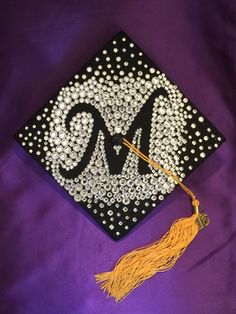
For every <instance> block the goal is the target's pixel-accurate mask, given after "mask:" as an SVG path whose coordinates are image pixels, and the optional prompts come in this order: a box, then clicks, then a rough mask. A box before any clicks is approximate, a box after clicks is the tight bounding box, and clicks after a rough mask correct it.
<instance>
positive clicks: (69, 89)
mask: <svg viewBox="0 0 236 314" xmlns="http://www.w3.org/2000/svg"><path fill="white" fill-rule="evenodd" d="M16 139H17V141H18V142H19V143H20V144H21V145H22V146H23V147H24V148H25V149H26V150H27V151H28V152H29V153H30V154H31V155H32V157H33V158H35V159H36V160H37V161H38V162H39V163H41V165H42V166H43V167H44V168H45V169H46V170H47V171H48V172H49V173H50V174H51V175H52V176H53V177H54V179H55V180H56V181H57V182H58V183H59V184H60V185H61V186H62V187H63V188H64V189H65V190H66V191H67V193H69V194H70V195H71V196H72V197H73V198H74V200H75V201H76V202H78V203H79V204H80V205H81V206H82V207H83V208H84V209H85V210H86V211H87V212H88V213H89V214H90V215H91V216H92V217H93V219H94V220H96V221H97V223H98V224H99V225H100V226H101V227H102V228H103V229H104V230H105V231H106V232H107V233H109V235H110V236H111V237H112V238H113V239H115V240H117V239H120V238H122V237H123V236H124V235H126V234H127V233H128V232H129V231H130V230H131V229H133V228H134V227H135V226H136V225H137V224H138V223H139V222H140V221H141V220H142V219H143V218H144V217H145V216H147V215H148V214H149V213H150V212H151V211H152V210H153V209H154V208H156V207H157V205H158V204H159V203H160V202H162V201H163V200H164V199H165V197H166V196H168V195H169V194H170V193H171V192H172V191H173V190H174V188H175V186H176V184H178V183H179V182H177V181H176V180H175V179H174V178H173V177H171V174H173V175H175V176H176V177H178V178H179V181H180V182H182V180H183V179H185V178H186V177H187V176H188V175H189V174H190V173H191V172H192V171H193V170H194V169H195V168H197V167H198V166H199V165H200V164H201V163H202V162H203V161H204V160H205V159H206V158H207V157H208V156H209V155H210V154H212V152H214V151H215V150H216V149H217V148H218V147H219V146H220V145H221V144H222V143H223V142H224V140H225V139H224V136H223V135H222V134H221V133H220V132H219V131H218V130H217V129H216V127H215V126H213V124H212V123H211V122H210V121H209V120H208V119H207V118H206V117H205V116H204V115H203V114H202V113H201V112H200V111H199V110H198V109H197V108H196V107H195V106H194V105H193V104H192V103H191V102H190V101H189V100H188V99H187V98H186V97H185V96H184V95H183V94H182V92H181V91H180V90H179V88H178V87H177V86H176V85H175V84H173V83H172V82H171V81H170V80H169V79H168V78H167V77H166V75H165V74H164V73H163V72H162V71H161V70H160V69H159V68H158V67H157V66H156V65H155V64H154V63H153V62H152V61H151V60H150V59H149V58H148V57H147V56H146V55H145V54H144V53H143V52H142V50H141V49H140V48H139V47H138V46H137V44H136V43H134V42H133V40H131V39H130V38H129V37H128V36H127V35H126V34H125V33H123V32H120V33H118V34H117V35H116V36H115V37H114V38H113V39H112V40H111V41H110V42H109V43H108V44H106V45H105V46H104V47H103V48H102V49H101V50H100V51H99V52H98V53H97V54H96V56H95V57H93V58H92V59H91V60H90V61H89V62H88V63H87V64H86V65H85V66H84V67H83V68H82V69H81V70H80V71H78V73H77V74H76V75H74V76H73V77H72V78H71V80H70V81H69V82H67V83H66V84H65V85H64V87H62V88H61V89H60V90H59V91H58V93H57V94H56V96H55V97H54V98H52V99H51V100H49V101H48V103H46V104H45V105H44V106H43V107H42V108H41V109H40V110H39V111H38V112H37V113H36V114H35V115H34V116H33V117H32V118H31V119H30V120H29V121H28V122H27V123H26V125H25V126H23V127H22V128H21V129H20V130H19V131H18V132H17V134H16ZM125 141H126V146H128V147H129V148H130V150H128V149H127V147H125V145H123V144H125ZM127 143H128V144H127ZM132 147H134V148H132ZM135 148H136V149H138V150H140V151H141V152H142V153H143V154H144V156H146V157H147V159H145V158H143V159H144V160H142V159H141V158H142V156H141V155H139V153H138V150H136V153H134V150H135ZM140 157H141V158H140ZM151 161H154V162H156V163H157V164H159V165H160V166H161V167H162V168H163V169H166V170H167V171H169V173H164V172H163V171H162V170H161V169H156V168H155V167H154V166H153V164H151ZM195 205H196V204H195ZM197 207H198V206H197ZM100 279H101V278H100ZM101 281H102V279H101ZM107 290H108V292H109V293H110V294H112V292H111V291H109V289H107ZM117 299H118V300H120V299H122V297H117Z"/></svg>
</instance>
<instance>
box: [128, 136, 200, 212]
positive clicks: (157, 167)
mask: <svg viewBox="0 0 236 314" xmlns="http://www.w3.org/2000/svg"><path fill="white" fill-rule="evenodd" d="M122 144H123V145H125V146H126V147H128V148H129V149H130V150H131V151H132V152H134V153H135V154H136V155H137V156H139V157H140V158H141V159H143V160H144V161H146V162H147V163H149V164H150V165H151V166H153V167H154V168H156V169H158V170H160V171H162V172H163V173H165V174H166V175H167V176H169V177H171V178H172V179H173V180H174V181H175V182H177V183H178V184H179V185H180V186H181V188H182V189H183V190H184V191H185V192H186V193H187V194H188V195H189V196H190V197H191V198H192V205H193V206H194V207H198V206H199V204H200V203H199V201H198V200H197V198H196V196H195V194H194V193H193V192H192V191H191V190H190V189H189V188H187V187H186V185H184V184H183V183H182V182H181V180H180V178H179V177H178V176H177V175H176V174H174V173H173V172H172V171H170V170H167V169H165V168H163V167H162V166H161V165H159V164H158V163H156V162H155V161H153V160H151V159H150V158H148V157H147V156H146V155H144V154H143V153H142V152H141V151H140V150H139V149H138V148H137V147H135V146H134V145H132V144H131V143H130V142H129V141H128V140H127V139H125V138H123V142H122Z"/></svg>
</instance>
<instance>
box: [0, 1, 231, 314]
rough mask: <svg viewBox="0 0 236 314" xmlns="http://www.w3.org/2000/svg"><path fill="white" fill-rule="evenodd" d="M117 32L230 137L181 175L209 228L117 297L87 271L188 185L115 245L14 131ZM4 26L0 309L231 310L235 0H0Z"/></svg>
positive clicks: (170, 213)
mask: <svg viewBox="0 0 236 314" xmlns="http://www.w3.org/2000/svg"><path fill="white" fill-rule="evenodd" d="M120 30H123V31H125V32H126V33H127V34H128V35H130V36H131V38H133V40H134V41H136V42H137V44H138V45H139V46H140V47H141V48H142V49H143V50H144V51H145V52H146V54H147V55H148V56H149V57H150V58H151V59H152V60H153V61H154V62H156V64H157V65H158V66H160V68H161V69H162V70H163V71H165V72H166V74H167V76H168V77H169V78H170V79H171V80H173V81H174V82H175V83H176V84H177V85H178V86H179V87H180V88H181V89H182V91H183V92H184V93H185V95H186V96H187V97H188V98H189V99H190V100H192V101H193V102H194V103H195V104H196V105H197V107H198V108H199V109H200V110H201V111H202V112H203V113H204V114H205V115H206V116H207V117H208V118H209V119H210V120H211V121H212V122H213V123H214V124H215V125H216V127H218V128H219V130H220V131H221V132H222V133H223V134H224V135H225V137H226V139H227V142H226V143H224V144H223V145H222V146H221V147H220V149H219V150H218V151H217V152H216V153H214V154H213V155H212V156H211V157H210V158H209V159H208V160H207V161H205V162H204V163H203V164H202V165H201V166H200V167H199V168H198V169H197V170H196V171H194V173H192V175H191V176H190V177H189V178H188V179H187V180H186V181H185V183H186V184H187V185H188V186H189V187H190V188H191V189H192V190H193V191H194V192H195V193H196V195H197V196H198V197H199V199H200V201H201V207H202V209H204V211H206V212H207V213H208V214H209V216H210V219H211V224H210V225H209V226H208V227H207V228H206V229H205V230H204V231H202V232H200V234H199V235H198V236H197V238H196V239H195V240H194V242H193V243H192V244H191V245H190V247H189V248H188V250H187V251H186V252H185V253H184V255H183V256H182V258H181V259H180V260H179V261H178V262H177V264H176V265H175V267H174V268H173V269H172V270H170V271H169V272H166V273H161V274H157V275H156V276H154V277H152V278H151V279H149V280H148V281H146V282H145V283H144V284H143V285H142V286H140V287H139V288H138V289H136V290H135V291H134V292H133V293H132V294H130V295H129V296H128V297H127V298H126V299H125V300H124V301H123V302H122V303H120V304H115V302H114V301H113V299H107V298H106V295H105V294H103V293H102V291H101V290H100V289H99V286H98V285H96V283H95V280H94V274H96V273H99V272H103V271H109V270H111V269H112V268H113V266H114V264H115V262H116V261H117V259H118V258H119V257H120V256H121V255H122V254H124V253H125V252H127V251H130V250H131V249H134V248H137V247H139V246H143V245H146V244H149V243H150V242H152V241H155V240H157V239H158V238H160V237H161V236H162V234H163V233H164V232H166V231H167V230H168V229H169V227H170V224H171V223H172V221H173V220H174V219H176V218H178V217H183V216H187V215H189V214H190V205H189V200H188V198H187V197H186V195H185V193H183V192H182V191H181V190H180V189H179V188H178V189H177V190H175V192H174V193H172V195H171V196H170V197H168V198H167V199H166V200H165V201H164V202H163V203H162V204H161V206H159V207H158V208H157V209H156V210H155V211H154V212H153V213H152V214H151V215H150V216H149V217H148V218H146V219H145V220H144V221H143V222H142V223H141V224H140V225H139V226H138V227H137V228H136V229H134V230H133V231H132V232H131V233H130V234H129V235H128V236H127V237H125V238H124V239H122V240H121V241H119V242H114V241H113V240H111V239H110V238H109V237H108V236H107V235H106V234H105V233H104V232H103V231H102V230H101V229H100V228H99V227H98V226H97V225H96V223H95V222H93V221H92V220H91V219H90V218H89V217H88V215H87V214H86V212H85V211H84V210H83V209H81V208H80V207H79V206H78V205H77V204H75V203H74V201H73V200H72V199H71V198H70V197H69V196H67V194H66V192H64V191H63V190H62V188H60V187H59V186H58V184H57V183H56V182H55V181H54V180H53V179H52V178H51V177H50V176H49V175H48V174H47V173H46V172H45V170H43V169H42V168H41V167H40V166H39V165H38V164H37V163H36V162H35V161H34V160H32V158H31V157H30V156H29V155H28V154H27V153H26V152H25V151H24V150H23V149H22V148H21V147H20V146H19V145H18V144H16V143H15V141H14V139H13V135H14V133H15V132H16V131H17V130H18V128H19V127H21V126H22V125H23V124H24V123H25V122H26V121H27V120H28V119H29V118H30V117H31V116H32V115H33V114H34V113H35V112H36V111H37V110H38V109H39V108H40V107H41V106H42V105H43V104H44V103H46V101H47V100H48V99H49V98H50V97H51V96H52V95H54V94H55V92H56V91H57V90H58V89H59V88H60V87H61V86H62V85H63V84H64V82H65V81H67V80H68V79H69V78H70V77H71V76H72V74H74V73H75V72H76V71H77V70H79V69H80V67H82V66H83V65H84V63H85V62H87V61H89V59H90V58H91V57H92V56H93V55H94V54H95V53H96V52H97V50H98V49H99V48H101V47H102V46H103V44H104V43H105V42H107V41H108V40H109V39H110V38H112V36H113V35H114V34H115V33H116V32H118V31H120ZM0 34H1V45H0V82H1V83H0V119H1V120H0V128H1V132H0V143H1V147H0V314H110V313H112V314H120V313H122V314H123V313H124V314H189V313H191V314H222V313H224V314H234V313H236V253H235V251H236V250H235V245H236V214H235V213H236V206H235V205H236V196H235V195H236V179H235V177H236V164H235V163H236V160H235V147H236V76H235V75H236V71H235V70H236V3H235V1H233V0H229V1H225V0H221V1H218V0H214V1H213V0H209V1H203V0H198V1H190V0H179V1H175V0H166V1H164V0H162V1H157V0H143V1H141V0H137V1H131V0H122V1H121V0H120V1H108V0H82V1H74V0H71V1H65V0H64V1H62V0H57V1H55V0H54V1H46V0H41V1H39V0H34V1H26V0H18V1H16V0H15V1H12V0H3V1H1V2H0Z"/></svg>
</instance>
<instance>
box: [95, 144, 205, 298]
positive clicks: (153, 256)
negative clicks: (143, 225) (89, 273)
mask: <svg viewBox="0 0 236 314" xmlns="http://www.w3.org/2000/svg"><path fill="white" fill-rule="evenodd" d="M123 144H124V145H125V146H127V147H128V148H129V149H130V150H132V151H133V152H134V153H135V154H137V155H138V156H139V157H140V158H142V159H143V160H145V161H146V162H148V163H149V164H151V165H152V166H153V167H155V168H157V169H159V170H162V171H163V172H164V173H165V174H167V175H168V176H170V177H172V179H173V180H175V181H177V182H178V183H179V184H180V186H181V187H182V188H183V190H184V191H185V192H186V193H187V194H188V195H190V196H191V198H192V205H193V209H194V210H193V215H192V216H191V217H187V218H181V219H178V220H176V221H175V222H174V223H173V224H172V226H171V228H170V230H169V231H168V232H167V233H166V234H165V235H164V236H163V237H162V238H161V239H160V240H158V241H156V242H154V243H152V244H150V245H147V246H144V247H141V248H139V249H136V250H134V251H132V252H129V253H127V254H125V255H123V256H122V257H121V258H120V259H119V260H118V262H117V263H116V265H115V267H114V269H113V270H112V271H110V272H105V273H101V274H97V275H95V278H96V282H97V283H101V289H102V290H104V291H106V292H107V293H108V295H109V296H112V297H113V298H114V299H115V300H116V302H120V301H122V300H123V299H124V298H125V297H126V296H127V295H128V294H129V293H130V292H132V291H133V290H134V289H135V288H137V287H138V286H140V285H141V284H142V283H143V282H144V281H145V280H146V279H148V278H150V277H152V276H153V275H155V274H156V273H157V272H164V271H167V270H169V269H171V268H172V267H173V266H174V265H175V263H176V262H177V260H178V258H179V257H180V256H181V255H182V254H183V253H184V251H185V250H186V248H187V247H188V246H189V244H190V243H191V242H192V241H193V239H194V238H195V237H196V235H197V234H198V232H199V230H202V229H203V228H204V227H205V226H207V225H208V224H209V219H208V216H207V215H206V214H203V213H200V212H199V201H198V200H197V199H196V197H195V195H194V194H193V192H192V191H190V190H189V189H188V188H187V187H186V186H185V185H184V184H183V183H182V182H181V181H180V179H179V178H178V177H177V176H176V175H175V174H173V173H172V172H171V171H169V170H166V169H164V168H162V167H161V166H160V165H158V164H157V163H156V162H154V161H152V160H150V159H149V158H148V157H147V156H145V155H144V154H143V153H141V152H140V151H139V150H138V149H137V148H136V147H134V146H133V145H132V144H130V143H129V142H128V141H127V140H126V139H123Z"/></svg>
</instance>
